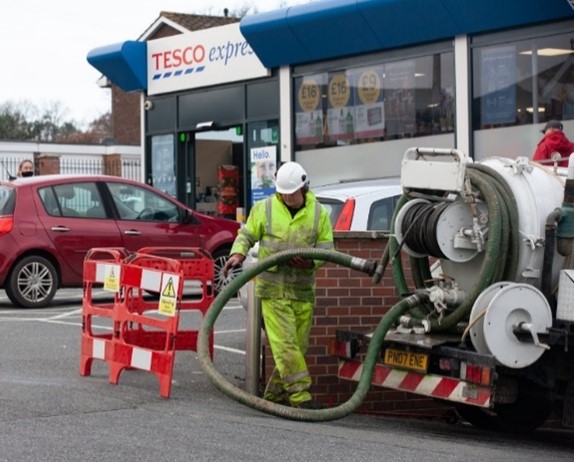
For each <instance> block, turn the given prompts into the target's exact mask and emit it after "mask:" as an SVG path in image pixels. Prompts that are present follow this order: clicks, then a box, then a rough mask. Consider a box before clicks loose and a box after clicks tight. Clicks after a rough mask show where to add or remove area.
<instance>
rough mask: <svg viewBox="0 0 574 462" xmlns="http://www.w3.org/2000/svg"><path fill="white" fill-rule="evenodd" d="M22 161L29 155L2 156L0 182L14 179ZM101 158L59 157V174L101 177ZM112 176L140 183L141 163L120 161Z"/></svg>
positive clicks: (130, 160)
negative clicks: (11, 177)
mask: <svg viewBox="0 0 574 462" xmlns="http://www.w3.org/2000/svg"><path fill="white" fill-rule="evenodd" d="M23 160H30V156H29V155H22V156H18V155H14V156H3V157H2V158H0V180H8V179H9V177H10V176H13V177H15V176H16V174H17V173H18V166H19V165H20V162H22V161H23ZM104 170H105V169H104V158H103V157H95V156H92V157H88V158H81V157H77V156H65V155H64V156H61V157H60V173H62V174H72V175H75V174H88V175H102V174H104V173H106V172H105V171H104ZM113 170H114V172H113V174H115V175H117V176H121V177H122V178H128V179H130V180H136V181H140V180H141V178H142V163H141V161H140V160H135V159H121V165H118V166H117V167H115V168H114V169H113Z"/></svg>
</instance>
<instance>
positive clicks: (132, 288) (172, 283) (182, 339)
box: [81, 247, 214, 398]
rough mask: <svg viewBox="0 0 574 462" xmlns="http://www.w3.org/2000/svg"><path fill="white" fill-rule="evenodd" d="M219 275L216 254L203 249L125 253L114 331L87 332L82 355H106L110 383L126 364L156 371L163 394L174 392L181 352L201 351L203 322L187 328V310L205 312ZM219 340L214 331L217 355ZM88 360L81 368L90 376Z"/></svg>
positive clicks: (130, 366)
mask: <svg viewBox="0 0 574 462" xmlns="http://www.w3.org/2000/svg"><path fill="white" fill-rule="evenodd" d="M213 279H214V268H213V259H212V258H211V256H210V255H209V253H207V252H205V251H204V250H202V249H196V248H163V247H146V248H144V249H141V250H140V251H139V252H137V253H133V254H130V255H127V256H125V258H124V259H123V260H122V262H121V276H120V284H119V286H120V291H119V293H120V294H121V296H118V297H116V298H115V301H114V306H113V309H111V310H108V313H111V318H112V323H113V334H108V336H105V337H102V336H98V337H96V336H93V335H92V336H90V335H89V333H91V330H90V331H87V332H86V339H85V340H84V339H83V343H82V358H84V355H85V354H84V350H86V352H89V351H91V352H92V356H91V358H92V359H93V358H98V359H103V360H105V361H106V362H107V363H108V365H109V368H110V377H109V380H110V383H114V384H117V383H118V381H119V376H120V374H121V372H122V371H123V370H124V369H140V370H145V371H149V372H152V373H154V374H155V375H156V376H157V378H158V380H159V382H160V394H161V396H162V397H165V398H167V397H169V395H170V392H171V382H172V375H173V365H174V361H175V351H176V350H193V351H196V350H197V337H198V333H199V326H198V328H197V329H193V330H183V329H181V328H180V316H181V313H182V312H185V311H187V310H190V311H191V310H194V311H197V312H199V313H201V317H203V315H204V314H205V313H206V311H207V310H208V308H209V306H210V305H211V303H212V301H213ZM187 283H192V285H193V294H192V295H191V296H187V295H186V294H184V288H185V287H186V284H187ZM88 310H90V308H88ZM102 341H103V342H104V343H103V344H102ZM213 341H214V339H213V332H211V334H210V339H209V342H210V354H211V356H212V357H213ZM84 361H85V360H84V359H82V370H81V373H82V375H87V374H86V373H85V370H84V369H85V366H84V365H83V364H84ZM90 364H91V362H90ZM88 374H89V370H88Z"/></svg>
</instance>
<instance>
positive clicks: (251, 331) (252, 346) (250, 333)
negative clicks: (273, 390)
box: [245, 281, 261, 396]
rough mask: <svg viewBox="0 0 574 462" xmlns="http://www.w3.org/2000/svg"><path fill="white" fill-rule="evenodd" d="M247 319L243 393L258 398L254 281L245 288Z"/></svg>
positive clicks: (258, 310) (258, 315)
mask: <svg viewBox="0 0 574 462" xmlns="http://www.w3.org/2000/svg"><path fill="white" fill-rule="evenodd" d="M245 287H246V289H247V319H246V330H245V391H247V392H248V393H251V394H252V395H255V396H259V370H260V367H261V302H260V300H259V298H257V297H256V296H255V281H251V282H250V283H249V284H247V285H246V286H245Z"/></svg>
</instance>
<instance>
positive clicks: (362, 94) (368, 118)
mask: <svg viewBox="0 0 574 462" xmlns="http://www.w3.org/2000/svg"><path fill="white" fill-rule="evenodd" d="M383 75H384V74H383V66H382V65H380V66H371V67H365V68H361V69H353V71H352V75H351V81H352V83H353V96H354V101H355V120H354V123H355V138H374V137H380V136H384V134H385V104H384V103H385V99H384V95H383Z"/></svg>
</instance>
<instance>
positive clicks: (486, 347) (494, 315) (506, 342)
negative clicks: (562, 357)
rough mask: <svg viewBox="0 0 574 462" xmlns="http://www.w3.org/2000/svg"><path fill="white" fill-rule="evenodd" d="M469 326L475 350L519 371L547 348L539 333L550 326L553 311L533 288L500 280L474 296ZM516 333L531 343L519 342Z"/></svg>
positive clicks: (543, 297)
mask: <svg viewBox="0 0 574 462" xmlns="http://www.w3.org/2000/svg"><path fill="white" fill-rule="evenodd" d="M469 325H470V326H471V328H470V339H471V342H472V345H473V346H474V348H475V349H476V351H478V352H479V353H483V354H491V355H492V356H494V357H495V359H496V360H497V361H498V362H499V363H501V364H503V365H504V366H507V367H510V368H513V369H518V368H523V367H527V366H529V365H531V364H533V363H535V362H536V361H537V360H538V359H539V358H540V357H541V356H542V354H543V353H544V351H546V350H547V349H548V346H547V345H545V344H543V343H541V342H540V341H539V339H538V333H540V332H547V331H548V329H549V328H550V327H551V326H552V312H551V310H550V305H549V304H548V301H547V300H546V297H545V296H544V295H543V294H542V292H540V290H538V289H536V288H535V287H533V286H532V285H530V284H522V283H512V282H507V281H501V282H498V283H496V284H493V285H491V286H489V287H488V288H487V289H486V290H485V291H484V292H482V294H481V295H480V296H479V297H477V299H476V301H475V303H474V305H473V307H472V310H471V312H470V324H469ZM515 331H521V332H524V333H526V334H528V335H529V336H530V339H531V341H520V340H519V339H518V338H517V336H516V335H515Z"/></svg>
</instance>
